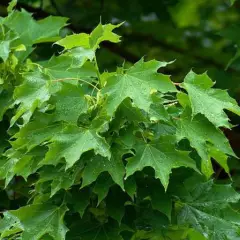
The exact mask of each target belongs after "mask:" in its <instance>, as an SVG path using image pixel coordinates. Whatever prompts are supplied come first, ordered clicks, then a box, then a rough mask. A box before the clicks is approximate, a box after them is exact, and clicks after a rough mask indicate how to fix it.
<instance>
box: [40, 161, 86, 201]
mask: <svg viewBox="0 0 240 240" xmlns="http://www.w3.org/2000/svg"><path fill="white" fill-rule="evenodd" d="M82 168H83V167H82V166H81V164H75V165H74V166H73V167H71V168H69V169H67V171H65V166H57V167H54V166H44V167H43V168H41V169H40V171H39V175H40V178H39V180H38V181H37V183H36V188H39V187H38V186H40V185H41V184H42V183H46V182H47V181H51V197H52V196H53V195H54V194H56V193H57V192H58V191H59V190H60V189H65V190H68V189H69V188H70V187H71V186H72V185H73V184H74V182H75V180H76V178H77V176H78V175H79V173H80V172H81V170H82Z"/></svg>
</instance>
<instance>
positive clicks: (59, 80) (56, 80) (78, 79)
mask: <svg viewBox="0 0 240 240" xmlns="http://www.w3.org/2000/svg"><path fill="white" fill-rule="evenodd" d="M68 80H76V81H80V82H84V83H86V84H88V85H90V86H92V87H93V88H95V89H96V90H97V91H100V89H99V88H98V87H97V86H95V85H93V84H92V83H90V82H87V81H85V80H83V79H80V78H59V79H55V80H52V82H63V81H68Z"/></svg>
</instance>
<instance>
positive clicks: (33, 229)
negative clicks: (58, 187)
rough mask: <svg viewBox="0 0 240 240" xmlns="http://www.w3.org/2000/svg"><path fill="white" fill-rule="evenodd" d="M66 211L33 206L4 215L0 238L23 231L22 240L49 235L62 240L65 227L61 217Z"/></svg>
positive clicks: (62, 207)
mask: <svg viewBox="0 0 240 240" xmlns="http://www.w3.org/2000/svg"><path fill="white" fill-rule="evenodd" d="M66 211H68V209H67V207H66V206H61V207H57V206H52V205H48V204H34V205H28V206H25V207H21V208H19V209H18V210H11V211H7V212H5V213H4V221H3V222H2V223H1V225H0V233H1V237H3V238H4V237H8V236H10V235H12V234H13V233H14V234H15V233H18V232H19V231H23V233H22V234H21V239H22V240H29V239H32V240H39V239H41V238H42V237H43V236H44V235H45V234H49V235H50V236H51V237H53V238H54V239H56V240H64V239H65V235H66V232H67V231H68V229H67V227H66V226H65V225H64V224H63V217H64V215H65V213H66Z"/></svg>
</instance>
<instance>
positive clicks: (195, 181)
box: [178, 178, 240, 240]
mask: <svg viewBox="0 0 240 240" xmlns="http://www.w3.org/2000/svg"><path fill="white" fill-rule="evenodd" d="M200 182H201V180H200V179H199V178H190V179H188V180H187V181H186V182H185V183H184V185H183V187H182V188H181V187H179V190H180V191H182V192H181V193H180V197H181V201H182V202H183V205H181V206H182V207H181V210H180V213H179V216H178V222H179V224H190V225H191V226H193V227H194V228H195V229H196V230H197V231H199V232H201V233H202V234H203V235H205V236H206V237H207V239H209V240H213V239H227V240H230V239H239V235H238V232H239V227H240V215H239V213H238V212H237V211H235V210H233V209H232V208H231V207H230V205H229V204H230V203H235V202H238V201H239V199H240V195H239V194H238V193H237V192H235V191H234V189H233V188H232V187H231V186H230V185H215V184H214V183H213V181H212V180H211V181H209V182H205V183H200Z"/></svg>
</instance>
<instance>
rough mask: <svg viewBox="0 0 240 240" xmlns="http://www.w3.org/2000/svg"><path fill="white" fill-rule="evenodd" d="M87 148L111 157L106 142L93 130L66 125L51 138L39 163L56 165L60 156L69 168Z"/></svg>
mask: <svg viewBox="0 0 240 240" xmlns="http://www.w3.org/2000/svg"><path fill="white" fill-rule="evenodd" d="M89 150H94V151H95V153H96V154H99V155H101V156H103V157H107V158H109V159H110V157H111V153H110V151H109V146H108V144H107V142H106V141H105V139H104V138H102V137H100V136H99V135H98V134H97V133H96V132H95V131H94V130H91V129H82V128H78V127H75V126H68V127H66V128H65V129H64V130H63V131H62V132H61V133H59V134H58V135H57V136H55V137H53V138H52V139H51V144H50V145H49V151H48V152H47V154H46V157H45V159H44V160H43V161H42V162H41V163H42V164H54V165H56V164H57V163H58V162H59V161H60V160H61V158H65V160H66V164H67V166H66V167H67V168H70V167H71V166H73V164H74V163H75V162H76V161H78V160H79V159H80V157H81V155H82V154H83V153H84V152H87V151H89Z"/></svg>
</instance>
